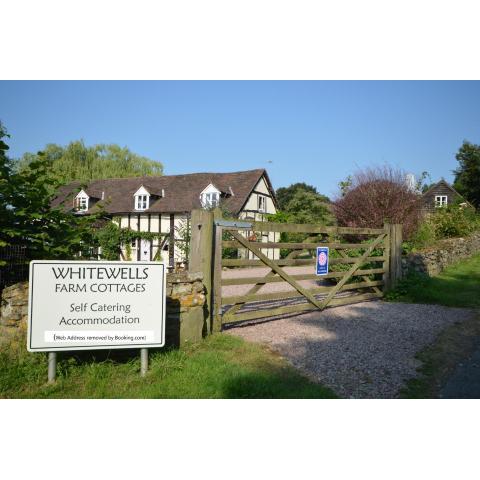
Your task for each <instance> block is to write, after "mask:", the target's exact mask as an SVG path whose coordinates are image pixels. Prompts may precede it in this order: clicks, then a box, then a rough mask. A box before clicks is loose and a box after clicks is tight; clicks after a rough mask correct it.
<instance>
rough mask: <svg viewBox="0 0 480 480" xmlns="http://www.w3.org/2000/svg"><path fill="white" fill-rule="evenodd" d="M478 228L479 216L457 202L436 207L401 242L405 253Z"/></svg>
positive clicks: (479, 223) (461, 235)
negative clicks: (408, 236) (406, 239)
mask: <svg viewBox="0 0 480 480" xmlns="http://www.w3.org/2000/svg"><path fill="white" fill-rule="evenodd" d="M476 230H480V216H479V215H478V214H476V213H475V211H474V210H473V209H471V208H463V207H460V206H459V205H458V204H453V205H447V206H445V207H442V208H438V209H437V210H436V211H435V213H432V214H431V215H428V216H427V217H426V218H425V219H424V220H423V222H422V223H421V224H420V225H419V226H418V228H417V230H416V231H415V233H414V234H413V235H412V236H411V238H410V240H409V241H408V242H405V243H404V244H403V249H404V251H405V252H406V253H409V252H412V251H415V250H421V249H424V248H426V247H429V246H431V245H434V244H435V242H436V241H438V240H442V239H444V238H455V237H463V236H466V235H470V234H471V233H473V232H475V231H476Z"/></svg>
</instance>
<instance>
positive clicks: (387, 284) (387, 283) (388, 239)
mask: <svg viewBox="0 0 480 480" xmlns="http://www.w3.org/2000/svg"><path fill="white" fill-rule="evenodd" d="M383 228H384V230H385V233H386V235H387V236H386V237H385V251H384V253H383V255H384V257H385V261H384V262H383V268H384V269H385V273H384V274H383V292H384V293H385V292H386V291H387V290H389V289H390V287H391V285H390V250H391V248H390V246H391V243H392V226H391V225H390V224H389V223H385V224H384V225H383Z"/></svg>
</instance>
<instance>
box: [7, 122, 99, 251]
mask: <svg viewBox="0 0 480 480" xmlns="http://www.w3.org/2000/svg"><path fill="white" fill-rule="evenodd" d="M6 138H8V135H7V133H6V130H5V129H4V127H3V126H2V124H1V123H0V246H6V245H7V246H8V245H22V246H24V247H25V248H26V252H27V259H29V260H32V259H51V258H58V259H62V258H63V259H69V258H72V257H74V256H78V255H79V254H80V253H81V252H82V251H83V252H84V253H85V254H87V255H88V253H87V251H88V250H90V248H91V247H92V246H94V245H95V238H94V236H93V235H94V230H93V229H92V224H93V222H95V221H96V220H98V218H97V217H96V216H79V215H72V214H71V213H70V212H65V211H64V210H62V209H60V208H58V209H53V208H51V207H50V202H51V200H52V195H53V192H54V191H55V188H56V187H57V186H58V183H57V181H56V180H55V178H54V176H53V175H52V168H53V160H52V159H44V158H42V155H39V159H38V160H32V162H31V163H30V165H29V168H28V169H25V171H23V172H18V171H17V170H16V169H15V168H14V167H15V164H14V162H13V161H12V160H11V159H10V158H9V157H8V156H7V151H8V145H7V144H6V143H5V141H4V139H6Z"/></svg>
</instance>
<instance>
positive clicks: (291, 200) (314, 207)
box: [267, 183, 334, 258]
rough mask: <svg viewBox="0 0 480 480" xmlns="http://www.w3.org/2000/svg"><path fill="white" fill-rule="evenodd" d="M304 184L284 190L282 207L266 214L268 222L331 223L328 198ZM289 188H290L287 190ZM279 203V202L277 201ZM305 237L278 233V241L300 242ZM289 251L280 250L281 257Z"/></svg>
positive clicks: (297, 234)
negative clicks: (275, 211)
mask: <svg viewBox="0 0 480 480" xmlns="http://www.w3.org/2000/svg"><path fill="white" fill-rule="evenodd" d="M304 185H305V184H300V183H297V184H295V185H292V186H291V187H289V188H288V189H279V191H281V190H284V192H283V194H282V195H283V197H282V198H283V200H282V204H283V205H284V209H283V210H280V211H278V212H277V213H276V214H274V215H268V217H267V219H268V221H269V222H276V223H299V224H306V223H310V224H311V223H313V224H321V225H332V224H333V223H334V217H333V215H332V214H331V212H330V210H329V208H328V203H326V201H328V198H327V197H325V196H323V195H320V194H319V193H317V192H316V189H315V188H314V187H311V186H308V185H307V186H306V188H304V187H303V186H304ZM289 189H291V190H289ZM279 203H280V202H279ZM304 239H305V234H304V233H285V232H282V233H281V234H280V242H302V241H303V240H304ZM288 253H289V250H287V249H281V250H280V256H281V258H285V257H286V256H287V255H288Z"/></svg>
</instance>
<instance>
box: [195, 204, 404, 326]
mask: <svg viewBox="0 0 480 480" xmlns="http://www.w3.org/2000/svg"><path fill="white" fill-rule="evenodd" d="M191 224H192V240H191V249H190V269H191V270H192V271H201V272H202V273H203V278H204V283H205V287H206V291H207V308H208V313H209V315H208V321H207V325H206V327H205V331H206V333H210V332H212V331H219V330H220V329H221V328H222V325H223V324H225V323H230V322H241V321H248V320H253V319H257V318H265V317H276V316H279V315H286V314H291V313H297V312H305V311H311V310H321V309H323V308H325V307H327V306H336V305H346V304H349V303H354V302H358V301H365V300H371V299H375V298H381V297H382V296H383V292H384V290H385V289H387V288H391V287H392V286H393V285H395V283H396V281H397V280H398V279H399V278H400V275H401V257H400V255H401V244H402V228H401V225H390V224H385V225H384V227H383V228H350V227H336V226H324V225H301V224H286V223H273V222H245V221H238V220H237V221H230V222H229V221H224V220H223V219H222V218H221V212H220V211H219V210H218V209H217V210H215V211H213V212H212V211H205V210H194V211H193V212H192V220H191ZM270 232H275V233H282V232H284V233H295V234H302V233H303V234H305V235H306V237H307V238H305V239H304V241H293V242H292V241H286V242H281V241H277V240H276V239H275V238H274V240H275V241H271V238H270V237H269V238H268V241H265V242H263V241H257V238H262V239H263V234H264V233H270ZM257 233H260V234H261V235H258V234H257ZM225 237H230V238H225ZM359 237H362V238H364V239H365V241H359V240H358V239H359ZM352 240H353V241H352ZM318 246H322V247H328V248H329V249H330V252H331V253H332V254H333V252H337V256H336V257H332V256H330V259H329V264H330V265H331V266H332V267H334V268H335V267H336V266H338V267H339V268H340V267H342V266H344V267H345V268H344V270H345V271H341V270H340V271H335V270H334V271H329V272H328V274H327V275H324V276H322V277H318V276H317V275H315V273H314V269H313V268H312V273H305V270H304V269H303V271H302V270H300V271H299V272H297V271H295V267H301V266H313V265H315V263H316V258H313V256H312V253H313V252H314V251H315V250H316V248H317V247H318ZM225 249H237V250H238V252H240V253H242V252H243V253H245V252H250V256H253V258H223V252H224V250H225ZM269 249H270V250H269ZM288 250H290V252H289V253H288V255H286V257H285V258H276V257H275V258H270V257H269V255H270V256H271V255H272V254H271V252H272V251H273V252H275V251H276V252H277V253H276V254H274V255H278V252H280V251H283V252H286V251H288ZM305 255H309V256H310V258H299V257H301V256H305ZM247 267H264V268H266V269H267V273H266V274H265V275H263V276H261V275H259V270H253V271H252V273H253V274H252V275H249V276H247V277H245V276H244V273H241V272H245V270H244V269H245V268H247ZM285 267H287V268H288V267H290V269H289V270H286V269H285ZM224 269H226V270H228V272H225V275H224V274H223V271H224ZM260 272H261V270H260ZM237 273H238V275H236V274H237ZM312 280H315V282H312ZM302 281H310V282H309V285H306V286H305V285H304V284H302V283H299V282H302ZM280 282H283V283H284V284H285V285H287V286H288V287H287V289H286V290H285V289H284V290H283V291H264V290H263V289H262V287H265V286H266V285H268V284H273V283H280ZM329 282H330V283H329ZM242 285H243V286H248V287H249V288H248V290H247V291H246V292H245V293H243V294H238V293H235V291H232V293H231V294H230V295H228V294H226V290H225V292H224V289H225V288H227V289H228V287H233V286H242Z"/></svg>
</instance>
